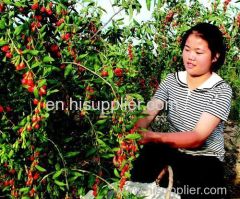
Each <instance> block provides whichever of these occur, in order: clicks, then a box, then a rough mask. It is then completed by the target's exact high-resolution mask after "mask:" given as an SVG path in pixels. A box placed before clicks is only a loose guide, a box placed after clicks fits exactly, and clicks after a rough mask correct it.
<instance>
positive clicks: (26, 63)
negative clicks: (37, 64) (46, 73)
mask: <svg viewBox="0 0 240 199" xmlns="http://www.w3.org/2000/svg"><path fill="white" fill-rule="evenodd" d="M7 34H8V37H9V39H10V40H11V42H12V44H13V47H14V48H15V50H16V51H17V53H18V54H19V55H20V54H21V53H20V52H19V50H18V49H17V47H16V45H15V43H14V41H13V40H12V38H11V36H10V34H9V30H8V31H7ZM22 59H23V60H24V62H25V63H26V64H27V67H28V68H29V70H31V68H30V66H29V64H28V61H27V60H26V59H25V58H24V56H22ZM34 76H35V77H36V75H35V74H34Z"/></svg>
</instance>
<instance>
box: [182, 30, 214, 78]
mask: <svg viewBox="0 0 240 199" xmlns="http://www.w3.org/2000/svg"><path fill="white" fill-rule="evenodd" d="M182 57H183V63H184V66H185V69H186V71H187V73H188V74H189V75H191V76H201V75H204V74H207V73H211V66H212V63H213V62H214V61H216V60H215V58H214V59H212V53H211V50H210V49H209V48H208V43H207V41H205V40H204V39H202V38H201V37H199V36H198V35H196V34H190V35H189V36H188V38H187V40H186V43H185V46H184V49H183V53H182Z"/></svg>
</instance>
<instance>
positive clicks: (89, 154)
mask: <svg viewBox="0 0 240 199" xmlns="http://www.w3.org/2000/svg"><path fill="white" fill-rule="evenodd" d="M96 151H97V149H96V148H91V149H90V150H88V151H87V153H86V155H85V157H86V158H87V157H89V156H91V155H93V154H95V153H96Z"/></svg>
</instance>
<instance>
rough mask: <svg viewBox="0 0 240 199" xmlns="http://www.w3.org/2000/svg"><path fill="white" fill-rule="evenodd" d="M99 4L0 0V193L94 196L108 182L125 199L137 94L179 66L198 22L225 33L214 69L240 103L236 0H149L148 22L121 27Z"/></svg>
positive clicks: (132, 7)
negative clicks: (185, 39)
mask: <svg viewBox="0 0 240 199" xmlns="http://www.w3.org/2000/svg"><path fill="white" fill-rule="evenodd" d="M96 3H97V1H95V0H90V1H85V2H80V1H57V2H56V1H49V0H41V1H39V0H30V1H15V0H3V1H1V2H0V30H1V31H0V119H1V120H0V126H1V129H0V146H1V147H0V196H3V197H12V198H53V197H54V198H81V197H82V196H84V195H85V194H86V193H87V192H88V191H89V190H93V194H94V196H95V197H99V198H101V197H104V196H106V194H107V193H108V192H109V189H110V188H109V187H111V186H110V185H111V184H112V183H115V184H117V185H118V188H116V190H114V192H117V193H115V195H116V196H117V197H118V198H124V197H125V198H128V196H125V195H124V194H123V193H122V192H121V191H122V190H123V188H124V184H125V182H126V181H127V180H131V175H130V174H131V169H132V165H133V164H132V162H133V161H134V160H135V159H136V157H137V154H138V149H139V146H138V142H137V141H138V139H139V135H138V133H137V129H136V127H134V124H135V123H136V121H137V120H138V119H139V118H140V117H142V111H143V109H144V105H143V103H142V105H141V106H139V107H137V108H136V107H135V108H136V109H134V102H138V101H141V102H147V101H148V100H149V99H150V98H151V97H152V95H153V94H154V92H155V91H156V89H157V88H158V86H159V83H160V82H161V80H162V79H164V78H165V77H166V75H167V74H168V73H170V72H174V71H176V70H182V69H183V65H182V63H181V59H180V58H179V57H180V56H181V51H180V48H179V44H180V42H181V36H182V33H183V32H184V31H185V30H186V29H187V28H188V27H190V26H192V24H195V23H196V22H198V21H208V22H211V23H215V24H217V25H219V27H220V28H221V31H222V32H223V34H224V38H225V39H226V42H227V46H228V48H229V53H228V54H227V57H226V62H225V66H224V67H223V69H221V70H220V71H219V73H220V74H221V76H223V77H224V78H225V80H226V81H228V82H230V84H231V86H232V88H233V91H234V92H235V93H234V95H233V96H234V99H233V100H234V103H233V106H232V107H233V109H234V111H235V112H237V111H239V109H238V104H239V96H238V95H237V94H236V93H239V88H240V87H239V81H238V79H237V77H238V75H239V67H238V65H239V55H238V52H239V42H240V40H239V26H240V17H239V13H236V11H235V10H234V9H231V8H232V7H234V5H235V3H234V2H231V3H230V1H225V2H223V3H216V2H215V1H214V2H212V8H209V9H206V8H205V7H204V6H201V5H200V4H199V3H194V4H192V5H188V4H186V3H185V2H176V1H162V2H161V1H158V2H157V1H148V3H147V6H148V8H150V7H151V5H152V6H156V8H157V9H156V10H154V12H153V18H152V20H151V21H146V22H141V23H139V22H137V21H135V20H133V23H130V25H129V26H127V27H123V26H122V25H121V24H122V21H121V19H120V20H115V19H113V18H111V17H109V19H110V21H109V23H108V24H104V23H102V19H101V16H102V12H103V11H102V9H100V8H99V7H98V6H96ZM229 3H230V5H231V6H230V5H229ZM115 6H118V7H119V10H120V11H121V10H125V13H128V14H130V15H131V13H134V12H136V11H138V10H139V9H140V7H139V2H138V0H134V1H132V0H131V1H130V0H127V1H126V2H125V3H123V2H121V1H117V3H116V4H115ZM190 6H191V7H190ZM230 12H231V14H230ZM133 16H134V15H133ZM232 16H235V17H232ZM112 17H113V16H112ZM215 20H216V21H215ZM110 22H111V23H110ZM232 60H234V61H232ZM226 68H227V70H226ZM236 79H237V80H236ZM101 102H102V104H101ZM238 113H239V112H238ZM106 185H108V186H106Z"/></svg>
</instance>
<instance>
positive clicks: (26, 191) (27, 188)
mask: <svg viewBox="0 0 240 199" xmlns="http://www.w3.org/2000/svg"><path fill="white" fill-rule="evenodd" d="M29 190H30V187H23V188H21V189H19V192H23V193H24V194H26V193H28V192H29Z"/></svg>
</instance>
